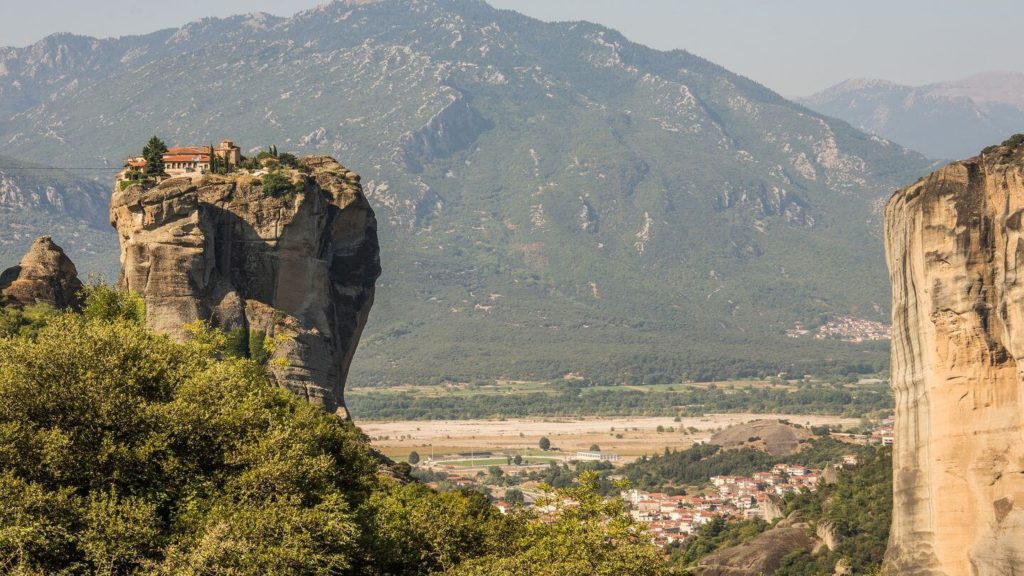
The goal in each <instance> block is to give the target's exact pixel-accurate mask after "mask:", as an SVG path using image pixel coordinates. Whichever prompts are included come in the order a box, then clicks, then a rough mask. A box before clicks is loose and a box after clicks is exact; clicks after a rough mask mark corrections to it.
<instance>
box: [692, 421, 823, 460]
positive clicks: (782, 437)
mask: <svg viewBox="0 0 1024 576" xmlns="http://www.w3.org/2000/svg"><path fill="white" fill-rule="evenodd" d="M810 438H811V433H810V432H808V431H807V430H806V429H805V428H798V427H796V426H794V425H792V424H789V423H787V422H781V421H778V420H754V421H751V422H745V423H743V424H737V425H735V426H730V427H728V428H726V429H725V430H722V431H720V432H716V433H715V434H714V435H713V436H711V440H710V441H709V443H710V444H715V445H717V446H721V447H722V448H724V449H726V450H735V449H739V448H754V449H756V450H763V451H765V452H767V453H769V454H771V455H772V456H788V455H790V454H795V453H796V452H799V451H800V450H801V448H803V446H804V443H805V442H807V441H809V440H810Z"/></svg>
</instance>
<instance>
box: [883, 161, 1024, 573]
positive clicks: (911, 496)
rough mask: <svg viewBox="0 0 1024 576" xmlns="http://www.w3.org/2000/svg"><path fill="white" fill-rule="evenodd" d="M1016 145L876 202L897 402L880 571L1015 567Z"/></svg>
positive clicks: (1021, 237)
mask: <svg viewBox="0 0 1024 576" xmlns="http://www.w3.org/2000/svg"><path fill="white" fill-rule="evenodd" d="M1022 153H1024V149H1021V148H1019V147H1015V146H1006V145H1004V146H1001V147H995V148H993V149H987V150H986V151H985V153H983V154H982V155H981V156H978V157H975V158H971V159H969V160H964V161H961V162H955V163H953V164H950V165H948V166H946V167H945V168H942V169H940V170H938V171H937V172H935V173H933V174H931V175H930V176H928V177H927V178H924V179H923V180H921V181H919V182H917V183H915V184H914V185H912V186H909V187H907V188H905V189H903V190H901V191H899V192H897V193H896V195H895V196H893V198H892V199H891V200H890V201H889V204H888V206H887V207H886V211H885V226H886V253H887V258H888V263H889V270H890V276H891V279H892V290H893V341H892V368H891V370H892V386H893V391H894V393H895V397H896V432H895V434H896V438H895V449H894V452H893V468H894V478H893V482H894V502H893V506H894V509H893V524H892V532H891V535H890V541H889V550H888V552H887V555H886V565H885V571H886V573H887V574H900V575H903V576H916V575H948V576H959V575H973V576H994V575H1011V574H1021V573H1022V570H1024V379H1022V375H1021V368H1020V366H1019V365H1018V364H1019V363H1020V361H1021V360H1022V359H1024V234H1022V218H1024V159H1022Z"/></svg>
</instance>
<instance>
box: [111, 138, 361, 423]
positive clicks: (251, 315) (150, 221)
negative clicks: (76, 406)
mask: <svg viewBox="0 0 1024 576" xmlns="http://www.w3.org/2000/svg"><path fill="white" fill-rule="evenodd" d="M301 162H302V164H303V165H305V166H306V167H308V168H309V169H310V173H309V174H308V175H306V174H302V173H300V172H298V171H294V170H291V171H287V173H288V174H289V175H290V177H291V178H292V179H293V181H295V182H303V186H302V191H301V192H296V193H288V194H284V195H281V196H279V197H273V196H270V195H268V194H266V193H265V192H264V190H263V188H262V186H261V185H260V184H259V181H258V178H257V177H253V176H250V175H246V174H239V175H229V176H219V175H212V174H208V175H205V176H203V177H201V178H200V179H197V180H192V179H189V178H174V179H170V180H166V181H164V182H162V183H161V184H160V185H159V186H156V187H155V188H150V189H148V190H143V189H142V188H141V187H139V186H132V187H129V188H126V189H125V190H119V189H115V191H114V195H113V198H112V199H111V206H110V218H111V223H112V224H113V226H114V227H115V228H116V229H117V232H118V235H119V238H120V244H121V278H120V283H121V286H122V287H123V288H127V289H130V290H134V291H136V292H138V293H139V294H141V295H142V297H143V298H144V300H145V301H146V321H147V324H148V325H149V327H150V328H152V329H154V330H158V331H161V332H166V333H169V334H172V335H174V336H176V337H179V338H180V337H183V336H184V331H183V326H184V325H185V324H188V323H190V322H192V321H195V320H208V321H210V322H211V323H212V324H213V325H214V326H217V327H219V328H221V329H223V330H225V331H228V332H231V331H238V330H241V331H243V332H242V333H265V334H266V336H267V337H268V338H275V337H279V336H283V338H277V339H276V340H277V341H278V342H279V344H278V346H277V349H276V351H275V352H274V357H275V358H281V359H283V360H285V362H281V363H271V372H272V373H273V375H274V377H275V378H276V379H277V380H278V382H279V383H280V384H281V385H282V386H285V387H287V388H288V389H290V390H292V391H294V392H295V393H297V394H299V395H301V396H303V397H304V398H306V399H308V400H309V401H311V402H314V403H318V404H322V405H323V406H324V407H325V408H327V409H328V410H332V411H334V410H336V411H338V412H339V413H341V414H343V415H344V414H345V410H344V399H343V393H344V384H345V379H346V376H347V374H348V367H349V364H350V363H351V361H352V355H353V353H354V352H355V349H356V345H357V343H358V341H359V336H360V334H361V332H362V329H363V326H364V325H365V323H366V318H367V314H368V313H369V311H370V307H371V305H372V304H373V294H374V286H375V282H376V279H377V277H378V276H379V275H380V261H379V257H378V244H377V221H376V219H375V217H374V214H373V210H372V209H371V208H370V205H369V203H368V202H367V200H366V198H365V196H364V195H363V192H362V188H361V186H360V185H359V176H358V175H356V174H355V173H354V172H351V171H349V170H347V169H346V168H344V167H343V166H341V165H340V164H338V163H337V162H335V161H334V160H333V159H331V158H327V157H323V156H313V157H308V158H304V159H302V161H301ZM236 333H237V332H236Z"/></svg>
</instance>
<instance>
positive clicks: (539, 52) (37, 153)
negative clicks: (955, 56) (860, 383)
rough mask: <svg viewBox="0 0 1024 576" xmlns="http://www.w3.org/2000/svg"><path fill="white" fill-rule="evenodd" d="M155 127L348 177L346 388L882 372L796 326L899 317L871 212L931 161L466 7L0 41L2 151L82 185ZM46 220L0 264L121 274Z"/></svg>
mask: <svg viewBox="0 0 1024 576" xmlns="http://www.w3.org/2000/svg"><path fill="white" fill-rule="evenodd" d="M154 133H155V134H159V135H160V136H162V137H163V138H164V139H165V140H166V141H167V142H168V144H172V145H176V144H177V145H182V144H202V143H207V142H212V141H218V140H219V139H221V138H223V137H228V138H232V139H233V140H234V141H235V142H238V143H241V144H242V146H243V148H244V149H245V150H247V151H249V152H252V151H255V150H256V149H257V148H260V147H264V146H267V145H271V144H273V145H277V146H278V147H279V148H280V149H281V150H289V151H294V152H296V153H302V154H305V153H326V154H330V155H331V156H334V157H336V158H338V159H339V160H340V161H341V162H342V163H344V164H345V165H346V166H347V167H349V168H351V169H353V170H355V171H357V172H359V173H360V174H361V176H362V183H363V187H364V189H365V191H366V193H367V196H368V197H369V199H370V201H371V203H372V204H373V206H374V209H375V210H376V212H377V217H378V219H379V221H380V223H381V231H380V237H381V242H382V246H381V262H382V265H383V268H384V272H383V275H382V277H381V279H380V283H379V285H378V291H377V305H376V307H375V308H374V311H373V314H372V315H371V318H370V322H369V324H368V325H367V328H366V332H365V334H364V337H363V341H362V344H361V347H360V351H359V352H358V354H357V357H356V362H355V363H354V364H353V368H352V372H351V376H350V380H349V382H350V385H352V386H359V385H360V384H374V383H382V382H402V383H419V382H433V381H440V380H446V379H457V380H471V379H476V378H495V377H510V378H553V377H562V376H570V377H583V378H588V379H591V380H594V381H599V382H605V381H606V382H664V381H674V380H678V379H681V378H700V379H706V378H723V377H732V376H744V375H754V374H775V373H777V372H780V371H786V372H792V373H804V372H805V371H818V372H820V371H827V370H834V371H839V372H842V371H848V370H873V369H878V368H882V367H884V366H885V365H886V361H887V352H886V346H884V345H881V344H850V343H848V342H843V341H840V340H836V339H828V338H825V339H816V338H814V337H813V336H811V335H807V336H804V337H798V338H794V337H788V336H787V335H786V333H787V331H789V330H791V329H792V328H793V326H795V325H802V326H805V327H809V328H811V329H813V328H814V327H815V326H817V325H820V324H822V323H824V322H827V321H828V320H830V319H837V318H853V319H857V320H864V321H880V322H886V321H888V314H889V305H888V301H889V295H888V287H887V283H886V274H885V265H884V261H883V259H882V243H881V239H880V238H881V236H880V212H879V210H880V208H881V206H882V204H883V202H884V201H885V199H886V198H888V196H889V195H890V194H891V192H892V191H893V190H895V189H896V188H897V187H899V186H900V185H903V184H906V183H908V182H913V181H914V180H915V179H917V178H918V177H919V176H920V175H922V174H924V173H925V172H927V171H928V170H929V168H930V167H931V166H932V163H931V162H930V161H929V160H927V159H926V158H925V157H924V156H922V155H920V154H918V153H916V152H911V151H909V150H907V149H904V148H902V147H900V146H899V145H896V144H894V143H892V142H890V141H888V140H885V139H883V138H881V137H878V136H872V135H868V134H865V133H864V132H862V131H860V130H858V129H856V128H854V127H852V126H850V125H849V124H847V123H846V122H843V121H839V120H834V119H831V118H829V117H826V116H824V115H822V114H820V113H818V112H813V111H811V110H809V109H808V108H805V107H804V106H802V105H800V104H797V103H794V102H791V101H789V100H786V99H785V98H783V97H781V96H779V95H778V94H776V93H774V92H772V91H771V90H769V89H767V88H765V87H763V86H761V85H759V84H757V83H755V82H753V81H751V80H749V79H747V78H744V77H741V76H738V75H736V74H734V73H731V72H729V71H728V70H726V69H724V68H722V67H720V66H718V65H716V64H714V63H712V62H709V61H707V60H705V59H703V58H700V57H698V56H696V55H693V54H691V53H688V52H685V51H678V50H677V51H671V52H664V51H657V50H653V49H650V48H647V47H645V46H642V45H639V44H636V43H634V42H631V41H629V40H628V39H627V38H625V37H623V36H622V35H621V34H619V33H618V32H616V31H614V30H611V29H608V28H605V27H602V26H598V25H595V24H590V23H586V22H564V23H545V22H541V21H537V20H533V19H531V18H528V17H526V16H523V15H521V14H518V13H516V12H512V11H507V10H497V9H495V8H493V7H491V6H489V5H488V4H486V3H484V2H481V1H476V0H380V1H356V0H349V1H340V2H334V3H332V4H328V5H324V6H321V7H319V8H316V9H313V10H309V11H305V12H301V13H298V14H296V15H294V16H293V17H290V18H278V17H273V16H268V15H264V14H254V15H246V16H238V17H233V18H227V19H205V20H201V21H198V22H195V23H192V24H189V25H186V26H184V27H182V28H180V29H172V30H163V31H159V32H155V33H151V34H146V35H141V36H130V37H124V38H119V39H94V38H84V37H79V36H72V35H67V34H58V35H54V36H50V37H48V38H45V39H43V40H42V41H40V42H38V43H37V44H35V45H32V46H29V47H25V48H4V49H0V154H3V155H7V156H12V157H16V158H18V159H19V160H18V161H19V162H33V163H37V164H47V165H51V166H57V167H65V168H76V169H82V168H86V169H88V170H83V171H76V172H74V173H75V174H76V177H75V178H76V180H75V181H76V182H78V184H77V185H78V186H80V187H81V189H72V188H68V194H70V195H71V196H74V197H75V198H82V199H84V198H86V197H88V198H94V197H95V194H97V192H96V191H95V189H93V188H92V186H95V185H96V184H95V183H96V182H99V183H100V185H101V186H102V187H103V189H109V187H110V185H111V184H112V183H111V176H112V174H113V171H114V170H116V169H117V168H118V167H120V165H121V163H122V162H123V160H124V158H125V157H126V156H127V155H129V154H131V153H137V152H138V151H139V150H140V149H141V147H142V145H143V144H144V143H145V142H146V140H147V139H148V138H149V137H150V136H151V135H153V134H154ZM3 162H13V161H6V160H5V161H3ZM4 165H6V164H3V163H0V166H4ZM0 172H2V170H0ZM9 172H11V173H14V172H18V173H19V174H20V175H21V176H22V177H25V175H27V174H28V173H30V172H32V171H30V170H23V171H20V172H19V171H16V170H13V171H9ZM33 177H35V176H33ZM83 177H85V180H83ZM82 182H86V183H82ZM90 182H91V183H90ZM103 197H104V198H106V197H109V193H106V194H104V195H103ZM69 202H70V201H65V204H68V203H69ZM83 202H84V200H83ZM104 203H105V199H104ZM3 204H4V206H7V205H8V204H9V202H8V200H7V195H5V196H3ZM22 204H24V202H22ZM35 206H36V208H38V209H37V210H35V209H34V210H33V213H37V212H38V213H41V214H42V213H45V214H47V215H48V216H47V220H46V222H40V224H39V225H38V226H36V228H37V229H38V232H36V231H34V230H28V231H26V232H25V234H26V236H25V237H24V238H22V242H23V244H24V245H22V246H14V245H11V247H10V251H9V252H8V251H4V252H2V253H0V256H2V257H4V258H5V259H6V260H11V259H12V258H13V255H14V254H20V253H21V252H23V251H24V248H25V246H27V243H28V242H29V241H30V238H28V236H31V235H32V234H35V233H47V234H52V235H53V236H54V239H55V240H56V241H57V242H59V243H60V244H61V245H63V246H64V247H65V248H67V249H68V252H69V253H70V254H72V257H73V258H74V259H75V260H76V262H80V265H83V264H84V266H83V267H85V268H86V269H87V270H92V271H99V272H103V273H105V274H106V275H107V277H108V278H109V277H111V276H112V275H113V274H116V269H117V262H116V254H117V244H116V240H115V239H114V238H113V235H112V234H111V233H110V232H108V231H107V228H106V224H105V222H104V221H103V217H102V216H100V217H97V218H94V219H92V220H90V219H89V218H91V217H86V216H87V215H86V214H84V213H78V211H75V213H68V212H66V211H64V212H62V211H61V210H59V209H50V208H47V207H46V206H45V202H42V201H41V200H38V201H35ZM5 210H6V208H5ZM23 213H24V211H22V212H17V211H14V209H13V208H12V211H11V212H4V213H2V214H0V218H2V223H3V225H4V226H9V225H10V223H12V222H18V221H20V220H19V219H20V218H21V216H19V214H23ZM54 221H60V222H62V224H61V225H63V226H72V227H74V225H73V224H72V223H74V222H80V223H82V224H81V226H83V227H84V228H82V229H79V236H75V235H74V234H65V233H64V232H62V231H60V230H57V231H55V230H53V228H52V225H53V224H52V222H54ZM85 229H87V230H88V231H89V232H88V234H86V233H84V232H82V231H81V230H85ZM80 243H83V244H82V245H80ZM85 246H88V248H85ZM86 249H88V250H92V251H94V252H96V253H97V254H100V255H101V256H100V257H98V258H94V259H90V260H87V261H86V260H83V259H82V258H81V257H80V256H79V255H77V254H75V251H76V250H86ZM790 336H792V334H790Z"/></svg>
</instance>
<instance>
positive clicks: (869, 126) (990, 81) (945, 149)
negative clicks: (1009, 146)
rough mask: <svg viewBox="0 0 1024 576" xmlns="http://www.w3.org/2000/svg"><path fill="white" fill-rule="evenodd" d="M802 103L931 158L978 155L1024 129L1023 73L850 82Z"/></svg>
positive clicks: (824, 91) (833, 87)
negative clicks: (910, 82)
mask: <svg viewBox="0 0 1024 576" xmlns="http://www.w3.org/2000/svg"><path fill="white" fill-rule="evenodd" d="M799 102H801V103H803V104H805V105H806V106H808V107H809V108H811V109H812V110H815V111H817V112H820V113H822V114H826V115H829V116H834V117H836V118H840V119H842V120H846V121H847V122H849V123H850V124H852V125H854V126H856V127H857V128H860V129H862V130H865V131H868V132H871V133H873V134H878V135H879V136H882V137H884V138H887V139H889V140H892V141H894V142H897V143H899V144H901V145H903V146H907V147H908V148H911V149H913V150H917V151H918V152H921V153H922V154H924V155H926V156H928V157H931V158H947V159H957V158H965V157H968V156H973V155H975V154H977V153H978V151H979V150H981V149H982V148H983V147H984V146H987V145H988V144H990V143H992V142H1001V141H1002V140H1004V139H1006V137H1008V136H1010V135H1011V134H1015V133H1017V132H1021V131H1024V73H1020V72H987V73H983V74H977V75H974V76H970V77H968V78H964V79H961V80H955V81H951V82H941V83H937V84H930V85H927V86H920V87H914V86H904V85H900V84H894V83H892V82H887V81H885V80H872V79H858V80H847V81H845V82H842V83H840V84H837V85H835V86H832V87H831V88H828V89H826V90H823V91H821V92H819V93H817V94H815V95H813V96H810V97H808V98H804V99H800V100H799Z"/></svg>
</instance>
